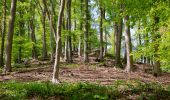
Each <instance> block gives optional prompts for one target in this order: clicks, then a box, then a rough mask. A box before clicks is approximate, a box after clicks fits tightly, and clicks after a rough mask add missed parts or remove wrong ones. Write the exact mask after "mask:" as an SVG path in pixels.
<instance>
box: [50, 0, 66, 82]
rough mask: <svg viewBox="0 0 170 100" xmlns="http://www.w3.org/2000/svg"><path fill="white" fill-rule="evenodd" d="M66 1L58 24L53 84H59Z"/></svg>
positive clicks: (63, 0) (63, 1) (63, 2)
mask: <svg viewBox="0 0 170 100" xmlns="http://www.w3.org/2000/svg"><path fill="white" fill-rule="evenodd" d="M64 6H65V0H62V1H61V5H60V12H59V17H58V24H57V38H55V39H56V55H55V63H54V70H53V78H52V82H53V83H59V64H60V54H61V46H62V45H61V31H62V17H63V13H64Z"/></svg>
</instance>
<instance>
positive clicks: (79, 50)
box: [78, 0, 83, 57]
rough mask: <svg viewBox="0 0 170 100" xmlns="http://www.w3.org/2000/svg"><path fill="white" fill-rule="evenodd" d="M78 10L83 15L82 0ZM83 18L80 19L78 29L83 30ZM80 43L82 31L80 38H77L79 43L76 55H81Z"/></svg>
mask: <svg viewBox="0 0 170 100" xmlns="http://www.w3.org/2000/svg"><path fill="white" fill-rule="evenodd" d="M80 10H81V16H83V0H81V4H80ZM82 20H83V19H81V20H80V31H81V32H82V31H83V21H82ZM81 45H82V33H81V34H80V38H79V44H78V56H79V57H81V56H82V52H81V51H82V49H81V47H82V46H81Z"/></svg>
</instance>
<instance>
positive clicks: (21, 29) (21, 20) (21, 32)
mask: <svg viewBox="0 0 170 100" xmlns="http://www.w3.org/2000/svg"><path fill="white" fill-rule="evenodd" d="M24 24H25V23H24V21H23V12H22V11H21V10H20V22H19V37H23V35H24ZM17 63H19V64H20V63H22V40H20V42H19V49H18V62H17Z"/></svg>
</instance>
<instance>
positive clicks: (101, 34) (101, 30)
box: [99, 7, 104, 61]
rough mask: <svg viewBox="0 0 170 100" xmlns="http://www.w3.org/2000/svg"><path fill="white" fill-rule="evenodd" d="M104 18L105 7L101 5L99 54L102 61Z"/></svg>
mask: <svg viewBox="0 0 170 100" xmlns="http://www.w3.org/2000/svg"><path fill="white" fill-rule="evenodd" d="M103 19H104V11H103V8H102V7H100V55H99V59H100V61H102V60H103V52H104V51H103V50H104V47H103Z"/></svg>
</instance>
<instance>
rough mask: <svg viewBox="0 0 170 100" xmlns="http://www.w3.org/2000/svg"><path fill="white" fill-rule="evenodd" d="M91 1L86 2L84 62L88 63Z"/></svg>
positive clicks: (86, 0)
mask: <svg viewBox="0 0 170 100" xmlns="http://www.w3.org/2000/svg"><path fill="white" fill-rule="evenodd" d="M88 33H89V0H85V32H84V62H88Z"/></svg>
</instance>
